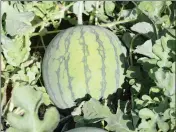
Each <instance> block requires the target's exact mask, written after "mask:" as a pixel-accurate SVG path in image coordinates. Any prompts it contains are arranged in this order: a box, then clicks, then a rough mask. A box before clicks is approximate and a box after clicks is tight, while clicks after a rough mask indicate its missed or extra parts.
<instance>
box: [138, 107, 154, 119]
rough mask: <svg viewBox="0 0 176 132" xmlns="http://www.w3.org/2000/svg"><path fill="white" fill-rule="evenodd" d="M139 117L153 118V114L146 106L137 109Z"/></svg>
mask: <svg viewBox="0 0 176 132" xmlns="http://www.w3.org/2000/svg"><path fill="white" fill-rule="evenodd" d="M139 117H140V118H142V119H149V118H151V119H152V118H155V114H154V113H153V111H151V110H150V109H148V108H143V109H141V110H140V111H139Z"/></svg>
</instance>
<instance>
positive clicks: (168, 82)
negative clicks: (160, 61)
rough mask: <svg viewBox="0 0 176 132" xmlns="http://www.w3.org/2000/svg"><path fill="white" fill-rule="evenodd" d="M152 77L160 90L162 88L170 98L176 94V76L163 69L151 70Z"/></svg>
mask: <svg viewBox="0 0 176 132" xmlns="http://www.w3.org/2000/svg"><path fill="white" fill-rule="evenodd" d="M149 75H150V77H151V78H152V79H153V80H154V81H155V83H156V84H157V86H158V87H159V88H162V89H163V90H164V92H165V95H167V96H170V95H173V94H174V92H175V79H174V77H175V74H174V73H171V72H168V71H165V70H163V69H162V68H159V69H156V68H153V69H151V70H150V74H149Z"/></svg>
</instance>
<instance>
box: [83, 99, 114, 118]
mask: <svg viewBox="0 0 176 132" xmlns="http://www.w3.org/2000/svg"><path fill="white" fill-rule="evenodd" d="M82 109H83V113H84V119H86V120H96V119H97V120H102V119H105V118H107V117H109V116H110V115H112V113H111V112H110V109H109V108H108V107H107V106H103V105H101V104H100V102H99V101H97V100H95V99H93V98H92V99H90V101H88V102H85V104H84V105H83V108H82Z"/></svg>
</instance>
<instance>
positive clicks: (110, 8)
mask: <svg viewBox="0 0 176 132" xmlns="http://www.w3.org/2000/svg"><path fill="white" fill-rule="evenodd" d="M114 9H115V3H114V2H113V1H105V12H106V14H107V15H108V16H113V11H114Z"/></svg>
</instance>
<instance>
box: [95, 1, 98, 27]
mask: <svg viewBox="0 0 176 132" xmlns="http://www.w3.org/2000/svg"><path fill="white" fill-rule="evenodd" d="M98 6H99V1H96V3H95V25H98V17H97V14H98Z"/></svg>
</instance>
